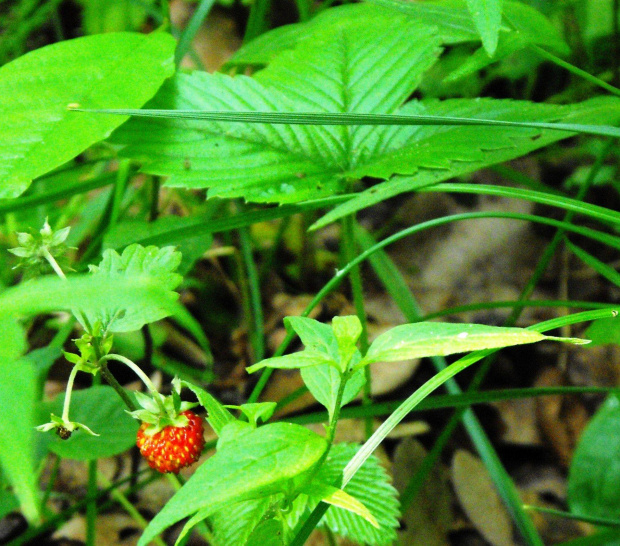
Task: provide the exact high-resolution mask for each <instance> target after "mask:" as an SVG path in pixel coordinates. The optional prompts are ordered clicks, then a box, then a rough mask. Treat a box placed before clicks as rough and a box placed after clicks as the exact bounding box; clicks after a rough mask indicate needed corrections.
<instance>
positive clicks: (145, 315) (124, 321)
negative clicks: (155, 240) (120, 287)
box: [77, 244, 182, 332]
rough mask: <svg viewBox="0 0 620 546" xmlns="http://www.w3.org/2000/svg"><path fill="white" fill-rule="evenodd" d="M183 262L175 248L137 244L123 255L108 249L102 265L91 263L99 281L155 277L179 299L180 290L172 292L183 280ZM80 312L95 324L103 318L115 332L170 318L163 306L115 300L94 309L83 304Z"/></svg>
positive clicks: (81, 315) (134, 328) (136, 328)
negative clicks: (123, 303) (125, 304)
mask: <svg viewBox="0 0 620 546" xmlns="http://www.w3.org/2000/svg"><path fill="white" fill-rule="evenodd" d="M180 263H181V254H180V253H179V252H177V251H176V250H175V249H174V248H173V247H164V248H161V249H159V248H157V247H155V246H148V247H143V246H141V245H138V244H133V245H130V246H128V247H127V248H125V250H123V252H122V254H118V252H116V251H115V250H111V249H108V250H106V251H104V253H103V259H102V260H101V263H100V264H99V265H98V266H92V265H91V266H90V271H91V275H92V276H93V277H94V278H95V279H96V280H104V279H105V280H114V281H116V282H118V283H119V284H120V283H123V282H124V281H125V280H126V279H128V278H132V277H142V278H148V279H151V280H152V281H153V282H154V283H156V284H157V285H158V286H160V287H161V288H163V289H165V290H166V291H167V294H168V297H169V298H170V299H171V300H174V299H176V298H177V294H176V292H172V290H174V289H175V288H176V287H177V286H178V285H179V284H180V283H181V280H182V277H181V275H179V274H177V273H175V270H176V268H177V267H178V266H179V264H180ZM82 309H83V310H82V311H80V313H78V314H77V318H78V320H82V317H85V318H86V319H87V320H88V322H89V323H90V324H91V325H94V323H95V322H96V321H97V320H99V321H101V323H102V325H103V326H104V327H108V329H109V331H111V332H129V331H132V330H139V329H140V328H141V327H142V326H143V325H144V324H147V323H149V322H155V321H156V320H160V319H162V318H165V317H167V316H168V315H169V314H170V313H169V311H168V309H165V308H163V307H161V306H160V305H142V306H139V307H137V306H134V307H122V306H119V304H118V303H117V302H115V301H111V302H110V303H109V304H108V306H106V308H104V309H101V308H98V309H96V310H94V311H93V310H91V309H89V308H87V307H82Z"/></svg>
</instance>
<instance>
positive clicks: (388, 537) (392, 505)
mask: <svg viewBox="0 0 620 546" xmlns="http://www.w3.org/2000/svg"><path fill="white" fill-rule="evenodd" d="M358 449H359V446H356V445H353V444H335V445H334V446H333V447H332V449H331V451H330V453H329V457H328V459H327V461H326V462H325V464H324V465H323V466H322V467H321V469H320V470H319V472H318V473H317V476H316V478H315V479H314V480H313V481H316V482H319V483H324V484H334V483H338V482H339V481H340V480H341V479H342V471H343V469H344V467H345V466H346V464H347V463H348V462H349V460H350V459H351V458H352V457H353V456H354V455H355V453H356V452H357V450H358ZM344 491H346V492H347V493H348V494H349V495H351V496H352V497H353V498H355V499H357V500H358V501H359V502H361V503H362V504H363V505H364V506H366V508H367V509H368V511H369V512H370V513H371V514H372V515H373V517H374V518H375V519H376V520H377V522H378V524H379V528H378V529H377V528H375V527H374V526H372V525H371V524H370V523H368V522H367V521H365V520H364V519H363V518H362V517H360V516H358V515H357V514H354V513H351V512H349V511H347V510H344V509H342V508H337V507H335V506H332V507H330V508H329V510H328V511H327V512H326V514H325V516H323V519H322V520H321V522H320V523H319V526H322V527H323V526H327V527H329V529H331V530H332V531H333V532H335V533H337V534H339V535H341V536H344V537H346V538H349V539H350V540H352V541H355V542H358V543H360V544H372V545H383V544H391V543H392V542H393V541H394V540H395V539H396V529H397V528H398V516H399V512H398V510H399V503H398V498H397V492H396V490H395V489H394V487H392V485H391V484H390V483H389V478H388V476H387V472H386V471H385V469H384V468H383V467H382V466H381V463H380V462H379V460H378V459H377V458H376V457H375V456H374V455H373V456H371V457H370V458H369V459H368V460H366V462H365V463H364V465H363V466H362V467H361V468H360V470H358V472H357V474H356V475H355V476H354V477H353V478H352V480H351V481H350V482H349V483H348V484H347V486H346V487H345V488H344ZM304 497H305V496H304ZM319 500H320V499H319V498H318V496H317V497H314V496H310V497H305V498H303V497H301V496H300V498H299V499H298V500H297V501H295V503H294V506H293V510H292V512H291V514H289V515H288V517H287V522H288V523H289V525H290V526H295V525H296V524H297V521H298V518H299V517H301V516H303V515H304V514H306V513H308V511H309V510H312V509H314V507H315V506H316V505H317V504H318V502H319Z"/></svg>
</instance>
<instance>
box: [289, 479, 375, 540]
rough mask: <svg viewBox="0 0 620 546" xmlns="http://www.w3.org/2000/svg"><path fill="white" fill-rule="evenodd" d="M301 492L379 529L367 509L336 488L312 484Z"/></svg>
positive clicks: (322, 484)
mask: <svg viewBox="0 0 620 546" xmlns="http://www.w3.org/2000/svg"><path fill="white" fill-rule="evenodd" d="M301 492H302V493H305V494H306V495H312V496H313V497H318V498H319V499H320V500H321V501H322V502H325V503H327V504H330V505H332V506H337V507H338V508H342V509H343V510H347V511H348V512H352V513H353V514H357V515H358V516H360V517H362V518H363V519H365V520H366V521H367V522H368V523H370V524H371V525H372V526H373V527H376V528H377V529H379V523H378V522H377V520H376V518H375V517H374V516H373V515H372V514H371V513H370V511H369V510H368V508H366V507H365V506H364V505H363V504H362V503H361V502H360V501H358V500H357V499H356V498H354V497H352V496H351V495H349V494H348V493H345V492H344V491H343V490H342V489H338V488H337V487H334V486H332V485H327V484H324V483H317V482H313V483H311V484H308V485H307V486H306V487H305V488H304V489H302V490H301Z"/></svg>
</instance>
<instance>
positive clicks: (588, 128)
mask: <svg viewBox="0 0 620 546" xmlns="http://www.w3.org/2000/svg"><path fill="white" fill-rule="evenodd" d="M70 110H72V111H74V112H89V113H93V114H114V115H123V116H134V117H144V118H165V119H179V120H187V119H192V120H207V121H230V122H239V123H271V124H275V125H467V126H482V127H497V128H500V127H523V128H528V129H553V130H556V131H567V132H570V133H579V134H584V135H596V136H608V137H614V138H619V137H620V128H619V127H613V126H611V125H587V124H580V123H544V122H538V121H507V120H497V119H481V118H461V117H454V116H415V115H399V114H351V113H348V114H343V113H325V114H319V113H314V112H256V111H243V112H228V111H220V110H217V111H203V110H157V109H144V110H137V109H123V108H106V109H90V108H71V109H70Z"/></svg>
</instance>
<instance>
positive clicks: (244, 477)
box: [138, 423, 326, 546]
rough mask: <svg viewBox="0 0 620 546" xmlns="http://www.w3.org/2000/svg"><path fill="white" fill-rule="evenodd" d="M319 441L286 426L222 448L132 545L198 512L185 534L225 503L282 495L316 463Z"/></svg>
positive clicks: (270, 427)
mask: <svg viewBox="0 0 620 546" xmlns="http://www.w3.org/2000/svg"><path fill="white" fill-rule="evenodd" d="M325 448H326V442H325V440H324V439H323V438H322V437H321V436H319V435H317V434H315V433H313V432H311V431H309V430H308V429H306V428H304V427H302V426H299V425H293V424H290V423H274V424H269V425H265V426H263V427H260V428H257V429H255V430H253V431H250V432H248V433H247V434H245V435H242V436H239V437H237V439H236V441H235V442H231V443H226V444H225V445H224V446H223V447H222V448H221V449H219V450H218V452H217V453H216V454H215V455H214V456H213V457H211V458H209V459H207V460H206V461H205V462H204V463H203V464H202V466H200V467H199V468H198V470H196V473H195V474H194V475H193V476H192V477H191V478H190V479H189V480H188V481H187V483H186V484H185V486H183V488H181V489H180V490H179V491H178V492H177V493H176V495H175V496H174V497H172V499H171V500H170V501H169V502H168V503H167V504H166V506H165V507H164V508H163V509H162V510H161V512H159V514H157V516H155V518H154V519H153V521H151V523H150V524H149V526H148V527H147V528H146V530H145V532H144V534H143V535H142V537H141V538H140V541H139V542H138V544H139V545H140V546H143V545H145V544H148V543H149V542H150V541H151V540H152V539H153V537H154V536H156V535H157V534H158V533H160V532H161V531H162V530H164V529H165V528H167V527H169V526H170V525H173V524H174V523H176V522H177V521H179V520H181V519H183V518H185V517H188V516H191V515H192V514H194V513H196V512H198V517H196V518H192V520H190V522H189V523H188V525H187V526H186V531H187V530H189V528H191V526H193V525H195V524H196V523H198V522H199V521H200V520H202V519H205V518H206V517H208V516H210V515H212V514H214V513H215V512H217V511H218V510H221V509H222V508H223V507H224V506H225V505H226V504H228V503H230V502H240V501H243V500H247V499H256V498H261V497H266V496H269V495H272V494H275V493H278V492H284V491H286V490H288V489H289V488H290V487H291V486H293V487H294V484H295V482H297V485H300V483H299V481H298V480H299V479H300V477H301V476H302V475H303V474H304V473H305V472H306V471H308V470H309V469H311V468H312V466H313V465H314V464H315V463H317V462H318V460H319V459H320V457H321V455H322V454H323V452H324V451H325Z"/></svg>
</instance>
